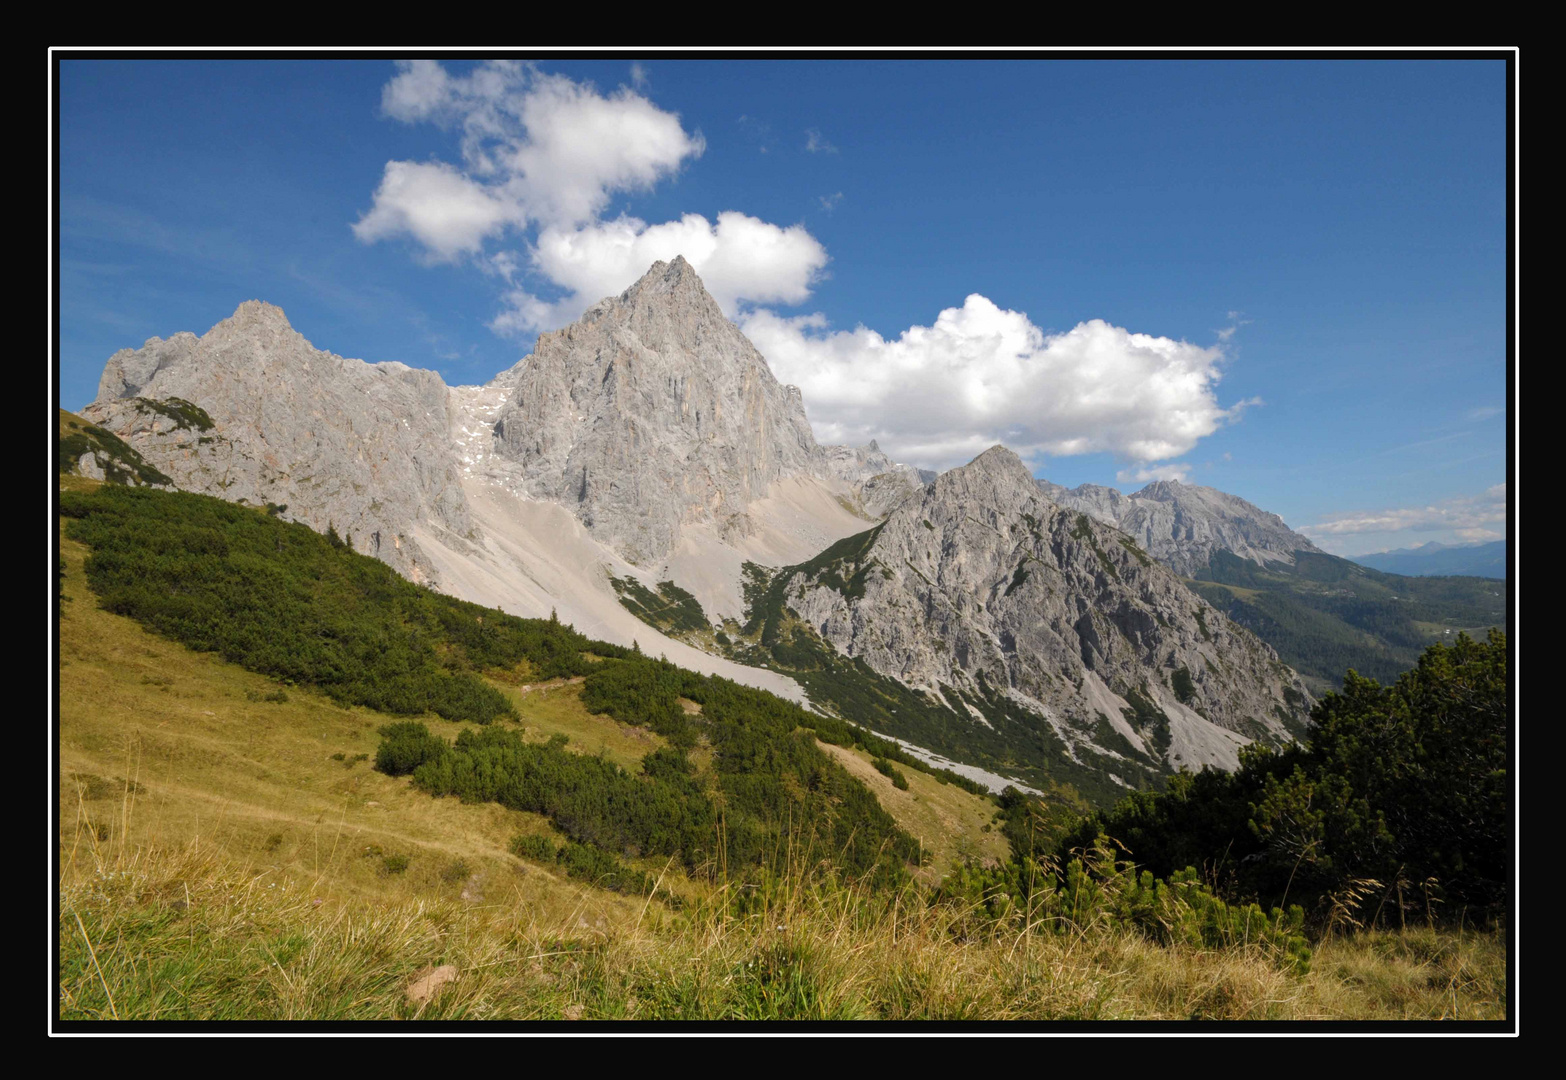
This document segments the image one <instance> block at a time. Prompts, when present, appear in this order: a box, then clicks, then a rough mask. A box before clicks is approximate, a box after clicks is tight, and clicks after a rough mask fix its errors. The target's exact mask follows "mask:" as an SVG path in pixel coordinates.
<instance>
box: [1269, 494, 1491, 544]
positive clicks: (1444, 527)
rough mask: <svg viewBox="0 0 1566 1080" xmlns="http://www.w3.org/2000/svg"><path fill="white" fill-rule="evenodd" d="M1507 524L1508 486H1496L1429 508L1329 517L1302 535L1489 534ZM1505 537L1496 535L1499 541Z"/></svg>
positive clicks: (1349, 513) (1431, 505)
mask: <svg viewBox="0 0 1566 1080" xmlns="http://www.w3.org/2000/svg"><path fill="white" fill-rule="evenodd" d="M1505 521H1506V485H1505V484H1504V483H1503V484H1496V485H1494V486H1493V487H1489V488H1486V489H1485V490H1484V491H1483V492H1481V493H1480V494H1478V495H1470V496H1463V497H1459V498H1454V499H1444V500H1442V501H1441V502H1437V503H1430V504H1428V505H1425V506H1400V507H1392V508H1389V509H1383V510H1363V511H1348V512H1345V513H1340V514H1332V515H1328V516H1327V517H1326V518H1325V519H1323V520H1322V521H1319V522H1317V523H1316V524H1314V525H1306V526H1303V527H1301V528H1300V530H1299V531H1300V532H1302V533H1304V534H1305V535H1306V536H1308V537H1310V538H1311V539H1313V540H1315V539H1318V538H1320V537H1331V536H1343V535H1349V534H1354V533H1393V532H1443V531H1448V530H1450V531H1456V532H1458V533H1465V532H1466V533H1472V534H1474V535H1478V534H1480V533H1483V534H1485V535H1486V536H1488V534H1490V533H1492V532H1494V530H1493V529H1492V528H1491V526H1494V525H1498V524H1502V523H1504V522H1505ZM1501 535H1504V534H1496V536H1495V537H1491V538H1499V536H1501Z"/></svg>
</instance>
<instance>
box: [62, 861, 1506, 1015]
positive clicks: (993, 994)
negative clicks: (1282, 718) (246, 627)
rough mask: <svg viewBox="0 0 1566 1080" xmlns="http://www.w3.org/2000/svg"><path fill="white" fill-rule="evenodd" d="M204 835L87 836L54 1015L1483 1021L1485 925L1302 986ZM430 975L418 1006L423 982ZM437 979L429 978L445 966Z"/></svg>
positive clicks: (930, 928)
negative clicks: (332, 870)
mask: <svg viewBox="0 0 1566 1080" xmlns="http://www.w3.org/2000/svg"><path fill="white" fill-rule="evenodd" d="M307 884H308V883H306V882H302V881H299V880H297V879H294V878H292V877H290V876H289V875H287V874H272V873H267V872H258V871H257V870H256V869H255V867H254V866H248V867H245V866H239V865H236V864H234V863H232V862H229V861H227V860H226V859H225V858H224V857H223V856H222V855H221V854H219V853H217V852H215V851H214V850H213V849H212V848H211V847H210V846H209V845H204V844H201V843H192V844H187V845H185V846H184V847H182V848H177V849H162V848H147V847H120V848H115V847H114V846H113V845H111V844H99V845H93V844H90V843H89V844H88V845H87V853H86V854H85V856H84V857H83V858H81V859H79V860H78V863H77V872H76V873H75V874H74V875H72V876H71V877H69V878H68V880H66V881H65V882H64V883H63V884H62V894H61V910H60V935H61V943H62V944H61V984H60V1008H61V1015H62V1017H63V1018H66V1019H81V1020H87V1019H97V1018H104V1019H109V1018H119V1019H133V1018H134V1019H239V1018H244V1019H278V1020H301V1019H311V1020H352V1019H374V1018H394V1017H396V1018H418V1017H422V1018H425V1019H474V1020H479V1019H513V1020H558V1019H562V1018H564V1019H587V1020H613V1019H648V1020H652V1019H682V1020H723V1019H818V1020H820V1019H840V1020H873V1019H888V1020H898V1019H902V1020H986V1021H996V1020H1124V1019H1145V1020H1204V1019H1212V1020H1270V1021H1280V1020H1345V1019H1353V1020H1393V1019H1396V1020H1407V1019H1447V1020H1465V1019H1466V1020H1497V1019H1502V1018H1504V1016H1505V1009H1506V1000H1505V963H1504V948H1503V946H1502V943H1501V942H1500V940H1499V939H1498V938H1497V937H1496V936H1495V935H1474V934H1468V935H1464V936H1459V935H1455V934H1437V933H1434V932H1431V931H1410V932H1408V933H1405V934H1371V935H1364V936H1361V937H1358V938H1355V939H1353V940H1350V941H1339V942H1335V943H1333V944H1331V945H1329V946H1326V947H1324V948H1323V949H1322V950H1321V951H1320V952H1319V953H1318V956H1317V961H1316V964H1315V965H1314V967H1313V970H1312V971H1311V973H1310V974H1309V975H1306V976H1303V977H1300V976H1296V975H1292V974H1288V973H1287V972H1285V971H1283V970H1280V969H1279V968H1278V967H1277V966H1276V965H1275V963H1274V962H1273V960H1274V958H1273V957H1271V956H1269V955H1268V954H1267V953H1266V952H1265V951H1263V950H1261V949H1258V948H1238V947H1236V948H1228V949H1221V950H1210V949H1196V948H1189V947H1181V946H1173V947H1170V946H1158V945H1154V944H1151V943H1150V942H1148V941H1147V940H1145V939H1143V938H1141V937H1140V936H1138V935H1136V934H1134V933H1130V932H1126V931H1111V930H1099V929H1095V928H1092V927H1089V928H1087V929H1085V930H1081V931H1074V932H1071V933H1067V934H1056V933H1049V932H1044V933H1040V932H1037V931H1028V930H1025V929H1021V928H1018V927H1015V926H1005V925H1004V924H1000V925H997V924H995V923H989V922H986V921H984V920H978V919H975V918H974V913H972V912H969V911H965V910H963V909H962V908H960V907H953V906H946V905H937V906H931V905H929V904H927V903H925V902H924V901H923V900H921V899H920V897H921V896H922V895H923V894H921V893H919V892H917V891H915V890H910V891H907V892H904V893H901V894H897V895H893V896H884V895H883V896H867V895H864V894H861V893H858V892H856V891H853V890H833V891H825V892H819V891H812V890H809V889H804V888H798V887H793V888H791V887H789V886H788V885H785V886H783V887H781V888H779V889H778V890H776V891H775V892H774V893H773V894H771V895H770V896H769V897H768V898H767V902H766V903H765V904H764V905H763V906H761V907H760V908H759V909H753V910H750V911H748V912H747V913H744V914H740V913H739V912H738V909H737V908H736V907H734V906H733V905H728V906H726V905H725V901H726V900H727V899H728V898H727V896H726V894H724V893H723V892H721V891H720V892H717V893H714V894H711V895H709V896H707V897H706V898H705V899H704V900H703V901H701V902H700V903H697V904H695V905H693V906H692V907H691V908H690V909H688V910H687V911H684V912H680V913H675V912H671V911H669V910H667V909H665V908H663V907H662V906H661V905H659V904H656V903H653V904H644V905H642V906H641V907H640V909H639V910H638V911H636V912H635V913H634V917H632V918H629V919H620V920H615V921H612V922H611V921H608V920H605V921H603V922H602V923H599V922H596V921H590V919H589V916H590V914H591V897H590V896H589V893H590V892H591V891H592V890H581V892H580V896H581V904H580V906H579V907H577V908H575V909H569V910H565V909H563V910H545V909H543V908H541V907H539V906H536V905H527V904H523V903H519V902H517V901H516V900H515V899H514V898H512V897H503V898H500V899H498V900H496V901H492V902H487V903H484V904H463V903H459V902H453V901H451V900H446V899H430V898H419V899H405V900H390V901H384V900H383V901H374V900H369V899H366V898H363V897H340V898H331V899H327V900H325V901H322V902H318V900H317V898H315V897H313V896H312V895H311V889H309V888H308V887H307ZM443 968H450V969H451V970H450V971H445V972H443V974H442V984H441V986H440V987H439V988H438V990H436V991H434V992H433V993H426V992H425V991H428V990H429V977H430V976H431V975H432V974H433V973H434V972H436V971H439V970H441V969H443ZM453 974H454V976H455V977H454V978H453V979H450V980H449V981H445V980H446V979H447V977H448V976H451V975H453Z"/></svg>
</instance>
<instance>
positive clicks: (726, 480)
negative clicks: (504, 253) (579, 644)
mask: <svg viewBox="0 0 1566 1080" xmlns="http://www.w3.org/2000/svg"><path fill="white" fill-rule="evenodd" d="M510 389H511V393H510V397H509V400H508V401H507V403H506V405H505V407H504V408H503V409H502V410H501V413H500V415H499V417H498V420H497V423H496V426H495V432H496V435H497V437H498V438H499V440H500V442H499V452H500V453H501V454H503V455H505V456H506V457H508V458H510V459H511V460H513V461H514V462H516V463H517V464H519V465H520V466H521V467H522V470H523V474H524V476H525V483H526V487H527V490H528V491H529V492H530V493H531V494H533V495H535V496H538V497H542V498H548V499H553V500H556V501H559V502H563V503H566V504H567V505H571V506H573V507H574V509H575V510H576V512H577V514H578V516H579V517H580V519H581V521H582V523H583V524H584V525H586V526H587V527H588V528H589V529H590V530H591V531H592V533H593V535H594V536H595V537H597V538H598V539H600V540H601V541H603V542H604V543H607V544H609V545H610V546H612V547H614V548H616V550H619V551H621V552H623V553H624V554H625V555H626V556H627V557H628V558H630V559H631V560H632V561H633V562H636V563H638V564H644V563H648V562H650V561H653V560H656V559H657V558H659V557H661V556H663V555H665V554H666V553H668V552H669V551H670V549H671V548H672V547H673V546H674V544H675V542H676V540H677V539H678V538H679V536H680V533H681V530H682V527H683V526H685V525H689V524H701V525H711V526H714V527H716V528H718V529H720V530H722V531H725V532H728V533H739V534H743V533H744V532H745V531H746V530H747V529H748V528H749V525H748V522H747V520H746V509H747V507H748V506H749V504H750V503H752V502H754V501H755V500H757V499H760V498H762V497H764V496H765V495H766V493H767V490H768V488H769V487H770V486H771V485H772V484H773V483H775V482H777V481H778V480H781V479H784V478H786V477H788V476H791V475H795V474H799V473H803V472H807V471H809V470H810V468H811V466H812V463H813V461H814V458H815V456H816V441H815V437H814V435H812V434H811V430H810V424H809V422H808V421H807V420H806V418H805V411H804V407H803V403H802V402H801V400H800V398H799V397H798V395H797V394H790V393H789V391H788V388H786V387H784V386H783V385H782V384H781V383H779V382H778V381H777V379H776V378H774V377H773V374H772V371H771V369H770V368H769V367H768V366H767V362H766V360H765V359H764V358H763V357H762V355H761V354H760V353H759V352H757V351H756V348H755V346H753V345H752V344H751V343H750V342H749V341H748V340H747V339H746V337H745V335H744V334H742V333H741V332H740V330H739V328H738V327H737V326H735V325H734V324H733V323H732V322H730V321H729V320H728V319H727V318H725V317H724V315H723V312H722V310H721V309H720V308H719V307H718V304H717V301H715V300H714V299H713V298H712V296H711V295H710V294H709V293H708V292H707V290H706V288H705V287H703V285H702V283H701V279H700V278H699V277H698V276H697V274H696V271H695V269H694V268H692V267H691V265H690V263H688V262H686V260H685V259H684V258H683V257H680V256H676V257H675V259H674V260H673V261H672V262H668V263H663V262H658V263H654V264H653V265H652V268H651V269H649V270H648V271H647V273H646V274H644V275H643V276H642V277H641V279H640V280H638V281H637V282H636V283H635V284H634V285H632V286H631V287H630V288H628V289H626V290H625V291H624V292H622V293H621V294H620V295H618V296H614V297H609V298H607V299H605V300H602V301H600V302H599V303H597V304H595V305H593V307H592V308H590V309H589V310H588V311H587V313H586V314H585V315H584V316H583V317H582V319H581V320H580V321H578V322H576V323H573V324H572V325H570V326H567V327H565V328H564V329H562V330H557V331H553V332H551V333H546V334H543V335H540V337H539V339H538V343H537V345H536V346H535V347H534V350H533V353H532V356H531V357H530V358H528V359H527V360H526V361H524V362H523V363H522V364H520V365H518V368H517V369H516V377H515V381H514V382H513V383H512V386H511V388H510Z"/></svg>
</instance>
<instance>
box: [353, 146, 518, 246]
mask: <svg viewBox="0 0 1566 1080" xmlns="http://www.w3.org/2000/svg"><path fill="white" fill-rule="evenodd" d="M516 220H517V210H516V207H515V206H513V205H511V204H510V203H509V202H507V201H506V200H505V199H503V198H498V197H496V196H495V195H494V194H492V193H491V192H489V191H488V190H486V189H485V188H484V187H483V186H482V185H480V184H476V183H474V182H473V181H472V180H469V179H468V178H467V177H466V176H463V175H462V173H460V172H458V171H457V170H456V169H454V168H452V167H451V166H450V165H443V164H441V163H439V162H433V163H430V164H421V163H419V162H415V161H388V162H387V163H386V171H385V173H383V174H382V176H381V185H380V187H378V188H376V190H375V205H374V207H373V208H371V210H370V211H369V212H368V213H366V214H365V215H364V216H363V217H362V218H360V219H359V221H358V222H357V223H356V224H355V225H354V226H353V232H354V235H355V236H357V237H358V238H359V239H360V240H362V241H364V242H365V243H373V242H375V241H376V240H386V239H390V238H392V237H395V236H400V235H403V234H407V235H409V236H411V237H413V238H414V239H415V240H417V241H418V242H419V243H420V244H422V245H423V247H424V251H425V255H426V258H427V259H428V260H429V261H432V262H451V261H452V260H454V259H456V258H457V257H458V256H459V255H473V254H476V253H477V252H478V251H479V250H480V249H481V248H482V247H483V246H484V241H485V240H486V239H488V238H489V237H491V236H494V235H496V234H498V233H500V232H501V231H502V230H504V229H505V227H506V226H507V225H508V224H512V223H515V222H516Z"/></svg>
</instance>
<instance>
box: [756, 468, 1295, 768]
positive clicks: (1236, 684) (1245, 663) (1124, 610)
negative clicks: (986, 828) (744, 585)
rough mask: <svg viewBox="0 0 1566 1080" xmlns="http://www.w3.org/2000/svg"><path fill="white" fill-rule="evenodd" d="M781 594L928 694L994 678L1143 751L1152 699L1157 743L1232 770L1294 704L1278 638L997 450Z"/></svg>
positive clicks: (1066, 728)
mask: <svg viewBox="0 0 1566 1080" xmlns="http://www.w3.org/2000/svg"><path fill="white" fill-rule="evenodd" d="M786 596H787V604H788V606H789V608H790V609H792V610H793V611H794V612H796V613H797V615H798V616H799V618H800V619H801V620H803V621H804V622H805V623H807V624H808V625H809V626H810V627H811V628H812V629H814V630H815V631H816V632H817V633H819V634H820V635H821V637H823V638H824V639H825V640H827V641H828V642H830V643H831V644H832V645H833V646H834V647H835V648H836V649H837V650H838V651H839V652H841V653H843V654H845V655H848V656H851V657H858V658H861V659H863V660H864V662H865V663H866V664H868V665H869V666H870V667H871V668H872V669H874V670H875V671H877V672H879V673H881V674H883V675H888V676H891V677H893V678H896V679H898V680H899V681H901V682H903V683H905V684H907V685H909V686H912V687H915V688H922V689H927V690H929V691H932V692H936V693H939V692H940V691H941V688H942V687H943V686H950V687H954V688H957V689H959V690H973V691H975V692H979V693H983V692H987V691H986V688H988V690H990V691H993V690H997V689H999V690H1001V691H1003V692H1005V693H1006V694H1008V695H1010V696H1012V697H1013V698H1015V699H1017V700H1020V701H1023V702H1025V703H1028V704H1029V705H1030V706H1031V707H1032V708H1033V709H1034V710H1035V711H1037V712H1039V713H1041V714H1043V715H1044V716H1046V717H1047V718H1048V719H1049V720H1050V721H1051V723H1053V724H1055V725H1056V726H1057V728H1058V729H1059V730H1060V731H1061V733H1062V734H1063V735H1065V736H1068V737H1072V738H1075V737H1078V736H1075V735H1072V733H1073V732H1078V733H1080V732H1081V731H1083V730H1084V729H1087V728H1091V727H1092V726H1093V724H1094V721H1095V719H1096V717H1097V716H1102V717H1104V718H1105V719H1107V720H1108V721H1109V722H1110V723H1111V725H1112V726H1113V727H1114V728H1115V729H1116V730H1117V731H1121V733H1122V734H1124V735H1126V736H1127V737H1128V738H1132V739H1135V740H1137V741H1138V742H1139V743H1140V744H1141V745H1142V746H1143V747H1144V748H1146V749H1148V750H1149V751H1150V752H1151V751H1152V750H1153V749H1154V746H1155V739H1154V735H1153V734H1152V733H1151V732H1149V731H1146V730H1142V731H1138V730H1136V729H1135V725H1128V724H1127V722H1126V720H1125V719H1124V717H1126V716H1127V713H1126V710H1130V712H1131V713H1135V712H1136V711H1137V709H1136V704H1137V703H1136V700H1135V698H1140V699H1141V700H1142V701H1145V702H1150V703H1152V704H1153V705H1154V706H1156V707H1157V708H1158V709H1161V710H1162V711H1163V712H1164V713H1165V714H1166V715H1167V716H1168V717H1169V719H1170V721H1171V723H1172V724H1173V726H1174V728H1175V730H1174V731H1173V732H1172V733H1171V734H1172V739H1173V743H1172V744H1171V745H1168V746H1166V747H1162V748H1159V752H1161V753H1162V752H1167V753H1168V754H1169V755H1170V758H1171V760H1172V759H1173V756H1174V755H1176V754H1179V755H1180V758H1181V760H1180V761H1179V762H1178V763H1177V765H1178V766H1192V767H1195V766H1196V765H1197V764H1199V763H1201V762H1202V761H1204V760H1210V761H1213V762H1214V763H1217V764H1227V765H1229V766H1230V767H1232V765H1233V760H1234V751H1235V748H1236V747H1237V746H1238V745H1239V744H1240V743H1243V742H1244V741H1245V740H1246V739H1249V738H1258V737H1261V738H1268V739H1272V740H1280V741H1281V740H1287V739H1289V738H1291V737H1292V736H1291V735H1290V733H1289V730H1288V725H1294V724H1297V723H1303V721H1304V717H1305V705H1306V703H1307V701H1308V698H1307V697H1306V695H1305V691H1304V687H1303V685H1302V684H1301V683H1300V681H1299V679H1298V677H1297V676H1296V675H1295V674H1294V673H1293V672H1292V671H1290V670H1289V669H1288V668H1286V667H1285V666H1283V665H1282V664H1281V663H1279V661H1278V658H1277V656H1276V654H1274V653H1273V651H1272V649H1270V648H1269V647H1268V646H1266V645H1264V644H1263V643H1262V642H1260V641H1258V640H1257V639H1256V638H1255V637H1253V636H1252V635H1250V634H1249V633H1247V632H1246V631H1244V630H1242V629H1240V628H1239V627H1237V626H1235V625H1233V624H1231V623H1230V622H1229V620H1228V619H1227V618H1226V617H1225V616H1224V615H1222V614H1221V613H1220V612H1219V611H1217V610H1216V609H1215V608H1213V607H1211V606H1210V605H1208V604H1207V603H1206V602H1204V601H1203V600H1202V599H1201V598H1200V597H1198V596H1196V595H1195V594H1193V593H1192V592H1191V591H1190V590H1188V589H1187V588H1186V587H1185V586H1184V585H1183V584H1182V583H1181V582H1180V580H1179V579H1178V578H1177V577H1176V576H1175V575H1174V574H1173V573H1171V572H1170V570H1169V569H1167V568H1166V567H1164V566H1162V565H1160V564H1159V563H1157V562H1155V561H1153V560H1152V559H1150V558H1149V557H1148V556H1147V555H1146V554H1145V553H1144V552H1143V551H1142V550H1141V549H1140V548H1139V547H1138V546H1137V545H1136V544H1135V543H1134V542H1133V541H1132V539H1131V538H1130V537H1128V536H1126V535H1125V534H1123V533H1121V532H1119V531H1117V530H1115V529H1113V528H1111V527H1109V526H1106V525H1104V524H1102V523H1101V522H1098V521H1095V520H1094V519H1093V518H1091V517H1090V516H1088V515H1087V514H1086V513H1083V512H1079V511H1075V510H1068V509H1066V508H1064V507H1063V506H1061V505H1060V504H1058V503H1056V502H1053V501H1051V500H1049V499H1046V498H1044V497H1043V494H1042V492H1040V490H1039V489H1038V487H1037V486H1036V485H1035V483H1034V479H1033V477H1032V475H1031V474H1030V473H1029V471H1028V468H1027V467H1026V466H1025V465H1024V464H1023V463H1022V461H1021V459H1019V458H1018V457H1017V455H1016V454H1014V453H1012V452H1011V451H1010V450H1007V449H1005V448H1004V447H995V448H993V449H991V450H988V451H986V452H985V453H984V454H982V455H980V456H979V457H978V458H976V459H974V460H973V461H972V462H970V463H969V464H968V465H966V466H963V467H961V468H958V469H952V470H950V471H948V472H945V473H942V474H941V475H940V476H939V477H938V478H937V479H936V480H935V482H934V483H933V484H931V485H930V486H929V487H928V488H927V489H925V490H924V493H923V496H922V497H921V498H917V499H910V500H908V501H906V502H904V503H902V504H901V505H900V506H898V507H897V508H896V509H895V510H894V511H893V512H892V513H891V515H890V516H889V517H888V518H887V520H886V521H885V522H884V524H882V525H881V526H880V527H879V529H878V530H877V531H876V532H875V534H874V536H873V539H872V540H870V542H869V543H868V545H867V546H864V547H863V549H862V551H861V553H860V554H858V555H857V556H856V557H855V559H854V565H853V566H842V567H837V566H826V567H816V568H815V569H814V571H813V573H810V572H801V573H798V574H796V576H795V578H794V580H793V581H791V582H790V583H789V585H788V587H787V593H786ZM1204 729H1206V730H1204ZM1213 729H1218V730H1213ZM1227 733H1234V735H1236V736H1239V737H1238V738H1235V737H1226V735H1227ZM1215 739H1216V741H1215ZM1205 744H1212V745H1211V746H1208V747H1207V749H1206V750H1205V751H1204V750H1203V749H1202V747H1203V745H1205ZM1204 753H1205V755H1206V756H1205V757H1204V756H1202V755H1203V754H1204Z"/></svg>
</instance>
